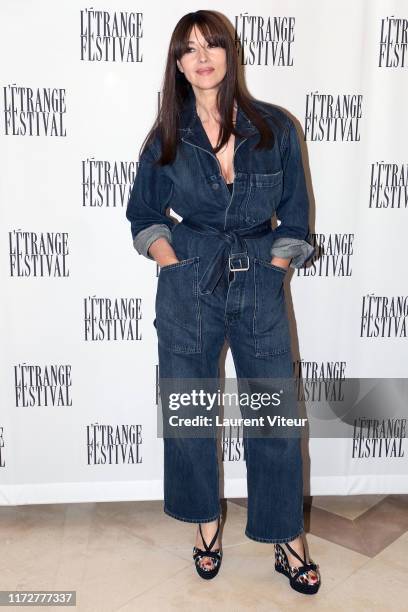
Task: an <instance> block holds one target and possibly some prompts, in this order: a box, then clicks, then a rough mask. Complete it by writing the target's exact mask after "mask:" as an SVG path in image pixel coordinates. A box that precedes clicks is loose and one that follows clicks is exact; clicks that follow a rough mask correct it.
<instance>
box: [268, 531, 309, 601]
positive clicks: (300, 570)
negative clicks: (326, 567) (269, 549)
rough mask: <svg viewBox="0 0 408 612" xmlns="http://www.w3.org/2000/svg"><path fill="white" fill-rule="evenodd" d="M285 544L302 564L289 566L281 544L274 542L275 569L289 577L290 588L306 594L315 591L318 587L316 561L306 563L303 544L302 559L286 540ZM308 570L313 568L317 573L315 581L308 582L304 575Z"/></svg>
mask: <svg viewBox="0 0 408 612" xmlns="http://www.w3.org/2000/svg"><path fill="white" fill-rule="evenodd" d="M285 546H287V547H288V550H289V551H290V552H291V553H292V555H293V556H294V557H296V558H297V559H299V561H300V562H301V563H302V565H301V566H300V567H291V566H290V565H289V560H288V557H287V555H286V553H285V551H284V550H283V548H282V546H281V545H280V544H275V570H276V571H277V572H279V573H280V574H283V575H284V576H287V577H288V578H289V582H290V586H291V587H292V589H295V591H298V592H299V593H305V594H307V595H312V594H314V593H317V591H318V590H319V587H320V573H319V570H318V567H319V566H318V565H317V564H316V563H306V553H305V547H304V546H303V554H304V556H305V558H304V559H302V558H301V557H300V556H299V555H298V553H297V552H296V551H295V550H293V548H292V547H291V546H290V545H289V544H287V543H286V542H285ZM310 570H313V571H314V572H315V573H316V574H317V578H318V579H317V581H316V582H315V583H313V584H310V583H309V581H308V579H307V576H305V574H307V572H308V571H310Z"/></svg>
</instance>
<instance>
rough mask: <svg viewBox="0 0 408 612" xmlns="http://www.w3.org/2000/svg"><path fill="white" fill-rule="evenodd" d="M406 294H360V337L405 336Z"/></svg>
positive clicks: (407, 311)
mask: <svg viewBox="0 0 408 612" xmlns="http://www.w3.org/2000/svg"><path fill="white" fill-rule="evenodd" d="M407 326H408V296H406V295H405V296H402V295H392V296H386V295H375V294H374V293H370V294H367V295H363V296H362V308H361V327H360V337H364V338H406V337H407Z"/></svg>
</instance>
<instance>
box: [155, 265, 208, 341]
mask: <svg viewBox="0 0 408 612" xmlns="http://www.w3.org/2000/svg"><path fill="white" fill-rule="evenodd" d="M199 260H200V258H199V257H191V258H189V259H184V260H182V261H178V262H176V263H173V264H169V265H167V266H164V267H163V268H161V270H160V274H159V278H158V281H157V292H156V301H155V311H156V320H155V321H156V325H155V327H156V330H157V338H158V342H159V344H162V345H163V346H165V347H166V348H168V349H170V350H171V351H173V352H175V353H200V352H201V311H200V300H199V295H198V266H199Z"/></svg>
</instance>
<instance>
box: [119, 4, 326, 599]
mask: <svg viewBox="0 0 408 612" xmlns="http://www.w3.org/2000/svg"><path fill="white" fill-rule="evenodd" d="M139 161H140V163H139V169H138V173H137V176H136V179H135V183H134V186H133V189H132V193H131V197H130V199H129V203H128V208H127V213H126V216H127V218H128V220H129V221H130V222H131V230H132V236H133V243H134V246H135V248H136V250H137V251H138V252H139V253H140V254H143V255H144V256H146V257H147V258H149V259H154V260H155V261H156V262H157V263H158V265H159V266H160V275H159V279H158V287H157V294H156V319H155V326H156V329H157V335H158V349H159V372H160V393H161V396H163V395H164V393H163V391H164V381H167V380H174V379H180V380H181V379H183V380H184V379H193V378H196V379H197V378H200V379H202V378H207V379H215V380H216V379H217V376H218V358H219V355H220V351H221V348H222V346H223V343H224V339H225V338H227V339H228V341H229V345H230V348H231V353H232V356H233V360H234V365H235V369H236V373H237V376H238V377H239V378H241V379H245V378H247V377H251V378H264V379H271V378H277V377H287V378H290V376H291V373H292V355H291V348H290V333H289V325H288V317H287V312H286V305H285V298H284V291H283V280H284V277H285V275H286V272H287V269H288V266H289V265H291V266H292V267H294V268H298V267H300V266H302V265H303V264H304V263H305V262H306V261H308V260H309V259H310V258H311V257H312V256H313V253H314V248H313V247H312V246H311V244H309V243H308V242H307V240H306V238H307V236H308V233H309V232H308V197H307V192H306V186H305V179H304V173H303V168H302V162H301V156H300V149H299V142H298V139H297V135H296V131H295V127H294V124H293V122H292V121H291V120H290V119H289V117H288V116H286V114H285V113H283V112H282V111H281V110H279V109H278V108H277V107H275V106H274V105H272V104H267V103H263V102H260V101H258V100H254V99H251V98H250V97H249V96H248V95H247V94H246V93H245V92H244V90H243V87H242V85H241V84H240V83H239V79H238V64H237V52H236V47H235V43H234V37H233V34H232V33H231V26H230V24H229V23H228V22H227V21H226V19H225V18H224V17H223V16H222V15H220V14H219V13H217V12H214V11H197V12H194V13H189V14H187V15H185V16H184V17H183V18H182V19H180V21H179V22H178V24H177V25H176V27H175V29H174V32H173V34H172V37H171V41H170V46H169V52H168V58H167V66H166V71H165V79H164V85H163V91H162V103H161V109H160V112H159V116H158V118H157V120H156V122H155V125H154V126H153V128H152V130H151V131H150V133H149V134H148V137H147V138H146V141H145V143H144V146H142V152H141V155H140V160H139ZM169 207H171V208H172V210H173V211H175V212H176V213H177V214H178V215H180V216H181V217H182V218H183V221H182V222H180V223H174V222H173V221H172V220H171V218H170V217H169V216H167V215H166V210H167V209H168V208H169ZM275 211H276V214H277V217H278V218H279V220H280V222H281V223H280V225H279V227H278V228H277V229H276V230H274V231H272V228H271V224H270V221H271V217H272V215H273V214H274V212H275ZM163 442H164V511H165V512H166V513H167V514H169V515H170V516H172V517H174V518H176V519H179V520H182V521H188V522H194V523H199V525H198V530H197V534H196V542H195V546H194V548H193V557H194V560H195V566H196V569H197V572H198V573H199V575H200V576H201V577H203V578H206V579H208V578H213V577H214V576H215V575H216V574H217V573H218V571H219V569H220V565H221V561H222V554H223V553H222V550H221V545H220V540H219V529H220V516H221V506H220V503H219V496H218V463H217V452H216V440H215V439H214V437H211V436H210V437H196V438H195V439H194V438H189V439H187V438H178V439H177V437H166V436H165V437H164V440H163ZM244 448H245V461H246V467H247V482H248V521H247V526H246V531H245V533H246V535H247V536H248V537H249V538H251V539H254V540H256V541H258V542H270V543H274V544H275V569H276V570H277V571H279V572H281V573H283V574H285V575H286V576H287V577H288V578H289V582H290V585H291V586H292V588H294V589H295V590H297V591H300V592H303V593H315V592H316V591H317V590H318V588H319V586H320V576H319V573H318V570H317V566H316V565H315V564H313V563H310V560H309V563H307V562H306V553H305V549H304V545H303V541H302V537H301V535H302V532H303V493H302V491H303V487H302V464H301V451H300V439H299V437H297V438H290V437H288V438H285V439H277V438H275V439H274V438H262V437H261V438H260V437H244Z"/></svg>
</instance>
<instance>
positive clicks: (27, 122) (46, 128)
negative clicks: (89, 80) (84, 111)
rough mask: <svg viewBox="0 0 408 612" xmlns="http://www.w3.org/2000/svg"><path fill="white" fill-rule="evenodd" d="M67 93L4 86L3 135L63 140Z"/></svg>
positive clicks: (38, 88) (39, 88)
mask: <svg viewBox="0 0 408 612" xmlns="http://www.w3.org/2000/svg"><path fill="white" fill-rule="evenodd" d="M65 95H66V90H65V89H63V88H61V89H57V88H51V87H33V88H32V87H19V86H18V85H15V84H14V83H12V84H11V85H4V86H3V96H2V99H3V105H4V106H3V117H4V128H3V133H4V134H5V135H6V136H66V135H67V132H66V128H65V125H64V119H65V115H66V112H67V108H66V103H65Z"/></svg>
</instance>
